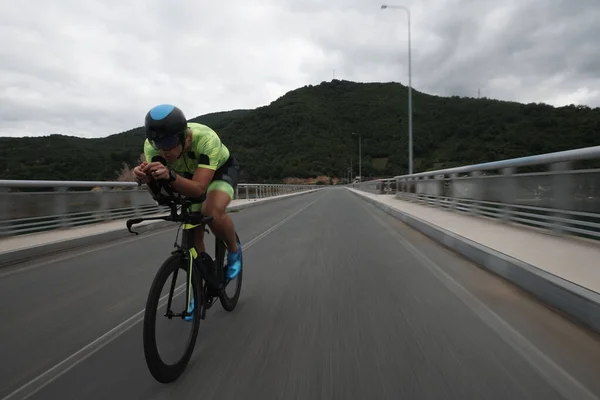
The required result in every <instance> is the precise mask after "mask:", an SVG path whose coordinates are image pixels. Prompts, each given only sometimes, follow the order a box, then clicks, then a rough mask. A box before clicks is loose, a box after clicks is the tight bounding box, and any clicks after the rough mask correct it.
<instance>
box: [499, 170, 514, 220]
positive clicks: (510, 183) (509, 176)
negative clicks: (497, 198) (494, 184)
mask: <svg viewBox="0 0 600 400" xmlns="http://www.w3.org/2000/svg"><path fill="white" fill-rule="evenodd" d="M514 174H515V167H507V168H502V175H503V178H502V185H500V187H501V190H502V202H503V203H504V204H503V206H502V211H501V213H500V215H501V219H503V220H504V221H510V220H512V211H513V208H512V207H511V204H514V202H515V200H516V198H517V182H516V178H515V175H514Z"/></svg>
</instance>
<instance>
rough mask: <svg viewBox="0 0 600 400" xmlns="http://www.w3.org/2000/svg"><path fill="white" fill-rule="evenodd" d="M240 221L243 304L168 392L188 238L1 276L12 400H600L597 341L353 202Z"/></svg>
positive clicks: (0, 335)
mask: <svg viewBox="0 0 600 400" xmlns="http://www.w3.org/2000/svg"><path fill="white" fill-rule="evenodd" d="M232 216H233V219H234V222H235V224H236V226H237V229H238V232H239V234H240V236H241V238H242V240H243V242H244V243H251V247H249V248H247V249H246V251H245V253H244V268H245V274H244V287H243V290H242V296H241V299H240V303H239V304H238V308H237V309H236V310H235V311H234V312H232V313H227V312H226V311H224V310H223V309H222V308H221V306H220V305H219V304H218V303H217V304H216V305H215V306H214V307H213V308H212V309H211V310H209V312H208V315H207V319H206V320H204V321H202V323H201V330H200V335H199V339H198V343H197V346H196V349H195V352H194V355H193V358H192V361H191V363H190V364H189V366H188V369H187V370H186V372H185V373H184V375H183V376H182V377H181V378H180V379H179V380H178V381H176V382H175V383H173V384H171V385H162V384H159V383H157V382H155V381H154V380H153V379H152V377H151V376H150V374H149V373H148V371H147V369H146V364H145V361H144V356H143V349H142V335H141V333H142V324H141V315H142V314H141V311H142V310H143V308H144V305H145V300H146V295H147V293H148V288H149V286H150V283H151V280H152V278H153V276H154V273H155V271H156V269H157V268H158V266H159V265H160V262H161V261H162V260H163V259H164V258H165V257H166V256H167V255H168V253H169V250H170V249H171V245H172V243H173V239H174V237H175V230H172V229H170V230H164V231H160V232H157V233H152V234H145V235H143V236H141V237H139V238H132V239H129V240H127V241H126V242H116V243H112V244H109V245H103V246H98V247H96V248H89V249H85V250H83V251H80V252H78V253H73V254H71V255H69V257H55V258H51V259H47V260H40V261H37V262H36V263H35V264H27V265H23V266H19V269H17V270H16V271H15V270H11V271H10V273H9V274H7V273H6V272H3V270H0V314H1V316H2V320H1V321H2V325H1V326H2V327H1V329H0V360H2V363H0V399H6V396H7V395H9V394H10V393H13V395H12V396H9V397H8V398H9V399H22V398H31V399H85V400H92V399H102V400H105V399H128V400H129V399H144V400H153V399H198V398H205V399H217V398H219V399H223V400H226V399H236V400H239V399H310V400H312V399H364V398H372V399H400V398H403V399H461V400H462V399H511V400H512V399H545V400H552V399H564V398H572V399H588V398H590V399H591V398H597V396H598V394H600V381H599V380H598V379H597V371H598V370H600V368H599V367H600V340H599V338H598V336H597V335H595V334H593V333H591V332H589V331H586V330H585V329H582V328H580V327H578V326H576V325H575V324H573V323H572V322H570V321H568V320H566V319H564V318H563V317H561V316H560V315H558V314H556V313H555V312H553V311H551V310H548V309H547V308H545V307H544V306H543V305H541V304H539V303H537V302H536V301H535V300H533V299H531V298H530V297H529V296H527V295H526V294H524V293H522V292H521V291H520V290H518V289H516V288H515V287H513V286H512V285H510V284H508V283H506V282H505V281H503V280H501V279H499V278H497V277H495V276H492V275H490V274H489V273H487V272H485V271H482V270H481V269H479V268H478V267H477V266H475V265H473V264H472V263H470V262H468V261H465V260H464V259H462V258H461V257H460V256H457V255H455V254H453V253H451V252H449V251H447V250H445V249H443V248H442V247H440V246H439V245H437V244H435V243H433V242H432V241H430V240H429V239H427V238H425V237H424V236H422V235H421V234H419V233H417V232H415V231H414V230H412V229H410V228H409V227H407V226H406V225H404V224H402V223H401V222H400V221H398V220H396V219H394V218H392V217H390V216H388V215H387V214H384V213H383V212H381V211H379V210H378V209H376V208H375V207H373V206H371V205H368V204H367V203H365V202H364V201H362V200H361V199H359V198H358V197H356V196H355V195H354V194H352V193H350V192H349V191H347V190H345V189H343V188H336V189H326V190H322V191H319V192H316V193H313V194H308V195H304V196H298V197H292V198H290V199H286V200H282V201H279V202H274V203H271V204H268V205H263V206H259V207H255V208H251V209H247V210H244V211H242V212H238V213H233V214H232ZM274 226H276V228H275V229H271V228H272V227H274ZM264 232H268V233H267V234H266V235H261V234H263V233H264ZM256 238H258V239H256ZM207 239H208V244H209V246H211V247H209V249H210V250H211V251H212V246H213V243H214V242H213V241H212V235H211V236H208V238H207ZM182 324H183V323H182ZM177 338H178V337H177ZM176 340H177V339H176ZM15 391H16V392H15ZM27 396H29V397H27Z"/></svg>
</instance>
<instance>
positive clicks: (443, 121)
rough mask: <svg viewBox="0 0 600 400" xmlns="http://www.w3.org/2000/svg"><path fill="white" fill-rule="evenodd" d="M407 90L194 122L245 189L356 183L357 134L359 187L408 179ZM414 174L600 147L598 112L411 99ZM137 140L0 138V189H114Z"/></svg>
mask: <svg viewBox="0 0 600 400" xmlns="http://www.w3.org/2000/svg"><path fill="white" fill-rule="evenodd" d="M406 111H407V88H406V87H405V86H402V85H400V84H397V83H355V82H348V81H339V80H334V81H332V82H323V83H321V84H320V85H317V86H305V87H302V88H299V89H296V90H293V91H291V92H289V93H287V94H285V95H284V96H282V97H280V98H279V99H277V100H275V101H273V102H272V103H271V104H269V105H267V106H264V107H259V108H257V109H254V110H234V111H228V112H220V113H213V114H207V115H203V116H200V117H196V118H194V119H192V121H197V122H202V123H206V124H208V125H209V126H211V127H212V128H213V129H215V130H216V131H217V132H218V133H219V134H220V135H221V136H222V138H223V140H224V142H225V143H226V144H227V146H228V147H229V148H230V149H231V150H232V151H233V152H234V153H235V154H236V156H237V158H238V159H239V161H240V163H241V164H242V168H243V171H242V180H243V181H245V182H263V181H269V182H280V181H281V180H282V179H284V178H287V177H297V178H309V177H316V176H318V175H327V176H344V177H345V176H346V175H345V174H346V171H347V170H348V167H349V165H350V158H352V161H353V165H354V169H355V174H356V173H357V171H358V169H357V158H358V157H357V156H358V138H357V136H353V135H352V133H353V132H355V133H359V132H360V133H361V135H362V150H363V153H362V154H363V157H362V158H363V165H362V171H363V175H364V176H365V177H376V176H389V175H396V174H402V173H406V170H407V159H408V153H407V143H408V140H407V113H406ZM413 112H414V114H413V135H414V157H415V163H414V168H415V171H417V172H419V171H424V170H428V169H433V168H443V167H451V166H457V165H465V164H472V163H478V162H485V161H493V160H500V159H506V158H512V157H520V156H526V155H532V154H539V153H546V152H552V151H560V150H568V149H572V148H577V147H586V146H593V145H599V144H600V134H599V132H600V109H598V108H595V109H591V108H589V107H585V106H568V107H560V108H555V107H551V106H549V105H545V104H520V103H515V102H504V101H497V100H489V99H474V98H459V97H456V96H454V97H439V96H432V95H428V94H425V93H421V92H418V91H416V90H414V89H413ZM142 140H143V131H142V129H141V128H135V129H132V130H130V131H127V132H122V133H119V134H115V135H111V136H108V137H105V138H101V139H83V138H76V137H68V136H62V135H50V136H47V137H41V138H0V178H1V179H63V180H114V179H116V178H117V176H118V175H119V171H120V170H121V169H122V167H123V164H124V163H126V164H128V165H135V164H136V162H137V159H138V158H139V156H140V154H141V152H142Z"/></svg>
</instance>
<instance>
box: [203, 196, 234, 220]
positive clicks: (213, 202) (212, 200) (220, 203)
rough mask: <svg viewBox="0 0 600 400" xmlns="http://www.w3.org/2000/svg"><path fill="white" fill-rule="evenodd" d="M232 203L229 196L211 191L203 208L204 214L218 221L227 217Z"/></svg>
mask: <svg viewBox="0 0 600 400" xmlns="http://www.w3.org/2000/svg"><path fill="white" fill-rule="evenodd" d="M230 202H231V198H230V197H229V194H227V193H225V192H221V191H218V190H214V191H211V192H209V193H208V196H207V197H206V201H205V202H204V204H203V206H202V213H203V214H204V215H208V216H211V217H213V218H214V219H217V220H218V219H222V218H224V217H226V216H227V206H228V205H229V203H230Z"/></svg>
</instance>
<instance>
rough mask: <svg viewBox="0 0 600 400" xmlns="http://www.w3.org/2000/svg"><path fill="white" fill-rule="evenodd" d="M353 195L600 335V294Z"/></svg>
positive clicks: (425, 222) (411, 216) (398, 211)
mask: <svg viewBox="0 0 600 400" xmlns="http://www.w3.org/2000/svg"><path fill="white" fill-rule="evenodd" d="M350 192H352V193H353V194H355V195H356V196H358V197H359V198H361V199H363V200H365V201H366V202H368V203H371V204H373V205H374V206H376V207H377V208H379V209H381V210H383V211H385V212H386V213H388V214H390V215H392V216H394V217H396V218H398V219H400V220H402V221H403V222H405V223H406V224H408V225H410V226H411V227H413V228H415V229H416V230H418V231H419V232H421V233H423V234H424V235H426V236H428V237H430V238H431V239H433V240H435V241H436V242H439V243H440V244H442V245H444V246H445V247H447V248H449V249H452V250H454V251H456V252H458V253H460V254H461V255H463V256H464V257H466V258H467V259H469V260H471V261H473V262H475V263H477V264H478V265H480V266H483V267H484V268H485V269H487V270H489V271H492V272H493V273H495V274H497V275H500V276H501V277H503V278H505V279H507V280H509V281H511V282H512V283H514V284H515V285H517V286H519V287H521V288H522V289H524V290H526V291H527V292H529V293H531V294H533V295H534V296H535V297H537V298H538V299H540V300H541V301H542V302H544V303H546V304H547V305H549V306H551V307H553V308H555V309H557V310H560V311H561V312H563V313H565V314H566V315H567V316H569V317H570V318H572V319H574V320H576V321H578V322H579V323H582V324H584V325H586V326H587V327H589V328H591V329H593V330H594V331H596V332H598V333H600V294H598V293H596V292H594V291H592V290H589V289H587V288H584V287H581V286H579V285H576V284H574V283H572V282H570V281H567V280H565V279H562V278H560V277H558V276H556V275H552V274H550V273H548V272H546V271H543V270H541V269H539V268H536V267H535V266H533V265H531V264H528V263H525V262H523V261H521V260H518V259H516V258H514V257H511V256H509V255H506V254H504V253H501V252H499V251H496V250H494V249H492V248H489V247H487V246H484V245H482V244H480V243H477V242H474V241H472V240H470V239H467V238H465V237H464V236H460V235H457V234H455V233H453V232H450V231H448V230H446V229H444V228H441V227H439V226H437V225H434V224H431V223H429V222H427V221H424V220H422V219H420V218H418V217H415V216H413V215H410V214H408V213H405V212H402V211H400V210H397V209H395V208H392V207H389V206H387V205H385V204H383V203H381V202H379V201H377V200H375V199H372V198H370V197H367V196H364V195H362V194H360V193H357V192H354V191H352V190H350Z"/></svg>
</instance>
